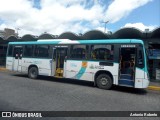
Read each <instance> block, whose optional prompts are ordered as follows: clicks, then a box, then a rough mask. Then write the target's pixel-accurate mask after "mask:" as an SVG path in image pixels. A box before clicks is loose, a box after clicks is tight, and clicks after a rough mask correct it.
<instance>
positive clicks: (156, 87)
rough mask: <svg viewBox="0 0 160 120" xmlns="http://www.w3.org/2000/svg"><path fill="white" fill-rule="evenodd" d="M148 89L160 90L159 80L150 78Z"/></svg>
mask: <svg viewBox="0 0 160 120" xmlns="http://www.w3.org/2000/svg"><path fill="white" fill-rule="evenodd" d="M148 89H149V90H159V91H160V80H151V81H150V84H149V86H148Z"/></svg>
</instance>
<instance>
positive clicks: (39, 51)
mask: <svg viewBox="0 0 160 120" xmlns="http://www.w3.org/2000/svg"><path fill="white" fill-rule="evenodd" d="M34 56H35V57H42V58H48V57H49V46H48V45H36V46H35V51H34Z"/></svg>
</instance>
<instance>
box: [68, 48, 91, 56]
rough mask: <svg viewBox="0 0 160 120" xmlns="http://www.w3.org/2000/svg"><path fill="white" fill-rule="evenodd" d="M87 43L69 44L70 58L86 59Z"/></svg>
mask: <svg viewBox="0 0 160 120" xmlns="http://www.w3.org/2000/svg"><path fill="white" fill-rule="evenodd" d="M88 48H89V47H88V45H73V46H71V50H70V51H71V56H70V58H75V59H87V51H88Z"/></svg>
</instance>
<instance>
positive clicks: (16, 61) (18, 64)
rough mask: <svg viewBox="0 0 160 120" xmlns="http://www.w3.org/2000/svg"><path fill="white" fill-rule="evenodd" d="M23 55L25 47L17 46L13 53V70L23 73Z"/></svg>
mask: <svg viewBox="0 0 160 120" xmlns="http://www.w3.org/2000/svg"><path fill="white" fill-rule="evenodd" d="M22 54H23V47H22V46H15V47H14V52H13V55H14V57H13V70H14V71H18V72H21V69H22Z"/></svg>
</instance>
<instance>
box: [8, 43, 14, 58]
mask: <svg viewBox="0 0 160 120" xmlns="http://www.w3.org/2000/svg"><path fill="white" fill-rule="evenodd" d="M8 56H13V46H12V45H9V48H8Z"/></svg>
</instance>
